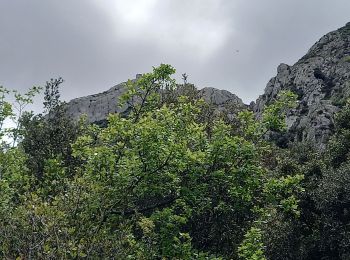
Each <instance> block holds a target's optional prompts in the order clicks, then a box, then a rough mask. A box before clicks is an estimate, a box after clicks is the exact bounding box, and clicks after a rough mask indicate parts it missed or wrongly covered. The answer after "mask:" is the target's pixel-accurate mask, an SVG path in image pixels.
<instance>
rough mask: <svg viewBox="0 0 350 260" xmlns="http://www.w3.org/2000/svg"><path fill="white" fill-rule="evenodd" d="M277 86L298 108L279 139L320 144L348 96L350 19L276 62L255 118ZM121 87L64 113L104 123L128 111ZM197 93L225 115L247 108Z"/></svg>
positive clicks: (208, 92)
mask: <svg viewBox="0 0 350 260" xmlns="http://www.w3.org/2000/svg"><path fill="white" fill-rule="evenodd" d="M139 76H140V75H137V77H139ZM280 90H291V91H293V92H294V93H296V94H297V95H298V105H297V107H296V109H293V110H290V111H289V112H288V115H287V119H286V122H287V125H288V133H287V134H286V135H284V136H282V139H283V142H284V143H287V142H290V141H291V142H294V141H300V142H305V141H311V142H315V143H316V144H318V145H319V146H321V147H322V146H323V145H324V144H325V142H326V141H327V139H328V137H329V136H330V134H331V133H332V131H333V127H334V115H335V113H336V112H337V111H338V110H339V109H340V108H341V107H342V105H344V103H345V101H346V100H347V98H348V97H349V96H350V23H348V24H346V25H345V26H344V27H342V28H340V29H338V30H336V31H333V32H330V33H328V34H326V35H325V36H323V37H322V38H321V39H320V40H319V41H318V42H317V43H316V44H314V45H313V46H312V47H311V49H310V50H309V51H308V52H307V54H306V55H305V56H304V57H302V58H301V59H300V60H299V61H298V62H297V63H295V64H294V65H293V66H289V65H287V64H283V63H282V64H280V65H279V66H278V68H277V75H276V76H275V77H273V78H272V79H271V80H270V81H269V82H268V84H267V86H266V88H265V91H264V94H263V95H261V96H260V97H259V98H258V99H257V101H256V102H255V103H254V102H253V103H252V104H251V105H250V108H251V109H252V110H253V111H255V112H256V114H257V116H258V117H259V116H260V115H261V113H262V111H263V108H264V106H265V105H268V104H270V103H271V102H273V100H274V99H275V98H276V96H277V93H278V92H279V91H280ZM124 91H125V90H124V83H121V84H119V85H116V86H114V87H112V88H111V89H109V90H107V91H105V92H103V93H100V94H96V95H91V96H86V97H81V98H77V99H73V100H72V101H70V102H69V103H68V104H67V109H68V113H69V115H70V116H71V117H72V118H74V119H76V118H78V117H79V116H80V115H82V114H86V115H87V116H88V120H89V121H90V122H101V121H105V120H106V118H107V116H108V114H109V113H115V112H118V113H127V111H128V107H127V106H126V105H125V106H122V107H120V106H118V103H119V98H120V96H121V95H122V93H123V92H124ZM198 94H199V96H201V97H203V98H204V100H206V101H207V102H208V103H211V104H213V106H214V107H215V109H217V111H225V112H226V114H228V115H229V116H230V115H233V114H234V112H235V111H239V110H241V109H244V108H247V106H246V105H244V104H243V102H242V100H241V99H240V98H238V97H237V96H236V95H234V94H232V93H230V92H228V91H226V90H218V89H215V88H203V89H201V90H198Z"/></svg>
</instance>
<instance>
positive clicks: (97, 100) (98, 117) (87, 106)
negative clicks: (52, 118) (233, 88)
mask: <svg viewBox="0 0 350 260" xmlns="http://www.w3.org/2000/svg"><path fill="white" fill-rule="evenodd" d="M139 76H140V75H139V74H138V75H136V78H138V77H139ZM124 84H125V83H120V84H118V85H116V86H114V87H112V88H110V89H109V90H107V91H105V92H102V93H99V94H95V95H90V96H86V97H80V98H76V99H73V100H71V101H70V102H68V104H67V113H68V115H69V116H70V117H71V118H73V119H74V120H77V119H78V118H79V117H80V116H81V115H83V114H86V115H87V119H88V121H89V122H94V123H96V122H97V123H98V122H103V121H105V120H106V118H107V116H108V115H109V114H110V113H116V112H118V113H126V112H127V110H128V107H127V105H125V106H123V107H120V106H119V105H118V103H119V98H120V96H121V95H122V94H123V93H124V91H125V88H124ZM198 94H199V96H200V97H202V98H203V99H204V100H205V101H207V102H208V103H212V104H213V105H214V106H215V107H216V108H217V109H218V110H220V111H222V110H225V109H226V110H230V111H232V110H233V109H241V108H245V107H246V105H244V104H243V102H242V100H241V99H240V98H238V97H237V96H236V95H234V94H232V93H230V92H229V91H226V90H219V89H215V88H203V89H201V90H198Z"/></svg>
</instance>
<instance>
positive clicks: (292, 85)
mask: <svg viewBox="0 0 350 260" xmlns="http://www.w3.org/2000/svg"><path fill="white" fill-rule="evenodd" d="M281 89H289V90H292V91H293V92H295V93H296V94H298V100H299V102H298V106H297V108H296V109H294V110H291V111H290V112H289V114H288V117H287V124H288V127H289V132H288V139H289V141H312V142H316V143H317V144H319V145H321V146H322V145H323V144H324V143H325V142H326V140H327V139H328V137H329V135H330V134H331V133H332V130H333V126H334V114H335V113H336V112H337V111H338V110H339V109H340V108H341V106H342V105H343V104H344V102H345V101H346V99H347V98H348V97H349V96H350V23H348V24H346V26H344V27H342V28H340V29H338V30H336V31H333V32H330V33H328V34H326V35H324V36H323V37H322V38H321V39H320V40H319V41H318V42H317V43H315V44H314V45H313V46H312V47H311V49H310V50H309V51H308V52H307V54H306V55H305V56H304V57H302V58H301V59H300V60H299V61H298V62H297V63H295V64H294V65H293V66H288V65H286V64H280V65H279V66H278V68H277V76H276V77H274V78H272V79H271V80H270V81H269V82H268V84H267V86H266V88H265V91H264V94H263V95H261V96H260V97H259V98H258V99H257V101H256V103H255V104H252V107H253V109H254V111H255V112H256V113H257V114H258V115H259V114H260V113H261V111H262V109H263V107H264V105H266V104H269V103H271V102H272V101H273V99H274V98H275V97H276V94H277V93H278V92H279V91H280V90H281Z"/></svg>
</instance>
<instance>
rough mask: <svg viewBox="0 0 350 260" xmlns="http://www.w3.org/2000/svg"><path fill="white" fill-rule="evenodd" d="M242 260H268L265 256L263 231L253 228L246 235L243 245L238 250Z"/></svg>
mask: <svg viewBox="0 0 350 260" xmlns="http://www.w3.org/2000/svg"><path fill="white" fill-rule="evenodd" d="M238 253H239V256H240V258H241V259H245V260H266V258H265V256H264V244H263V242H262V231H261V230H260V229H258V228H255V227H252V228H251V229H250V230H249V231H248V232H247V233H246V234H245V235H244V240H243V242H242V245H241V246H240V247H239V249H238Z"/></svg>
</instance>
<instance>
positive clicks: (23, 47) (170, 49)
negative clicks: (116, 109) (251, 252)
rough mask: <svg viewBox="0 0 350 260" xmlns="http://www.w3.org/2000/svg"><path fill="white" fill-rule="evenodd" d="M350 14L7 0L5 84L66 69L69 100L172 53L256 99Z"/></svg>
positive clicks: (222, 2)
mask: <svg viewBox="0 0 350 260" xmlns="http://www.w3.org/2000/svg"><path fill="white" fill-rule="evenodd" d="M349 21H350V1H349V0H332V1H331V0H289V1H285V0H263V1H262V0H0V85H3V86H5V87H7V88H10V89H21V90H24V89H27V88H29V87H30V86H32V85H44V83H45V81H46V80H48V79H50V78H52V77H58V76H62V77H63V78H64V79H65V83H64V86H63V89H62V96H63V98H64V99H65V100H69V99H72V98H75V97H79V96H83V95H88V94H94V93H98V92H102V91H104V90H107V89H109V88H110V87H112V86H113V85H116V84H117V83H120V82H123V81H126V80H127V79H129V78H134V76H135V74H137V73H144V72H148V71H150V70H151V69H152V66H157V65H159V64H160V63H169V64H171V65H173V66H174V67H175V68H176V69H177V75H178V76H177V77H178V78H180V76H181V74H182V73H184V72H186V73H187V74H188V75H189V81H190V82H192V83H194V84H195V85H197V86H198V87H200V88H202V87H215V88H219V89H226V90H229V91H231V92H233V93H235V94H237V95H238V96H239V97H241V98H242V99H243V101H245V102H246V103H249V102H250V101H252V100H255V99H256V98H257V97H258V95H260V94H262V92H263V89H264V88H265V85H266V83H267V82H268V80H269V79H270V78H271V77H273V76H275V74H276V68H277V66H278V65H279V64H280V63H287V64H293V63H295V62H296V61H297V60H298V59H299V58H301V57H302V56H303V55H304V54H305V53H306V51H307V50H308V49H309V48H310V47H311V45H312V44H313V43H315V42H316V41H317V40H318V39H319V38H320V37H321V36H322V35H324V34H326V33H328V32H329V31H332V30H335V29H337V28H339V27H341V26H343V25H345V23H347V22H349Z"/></svg>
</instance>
